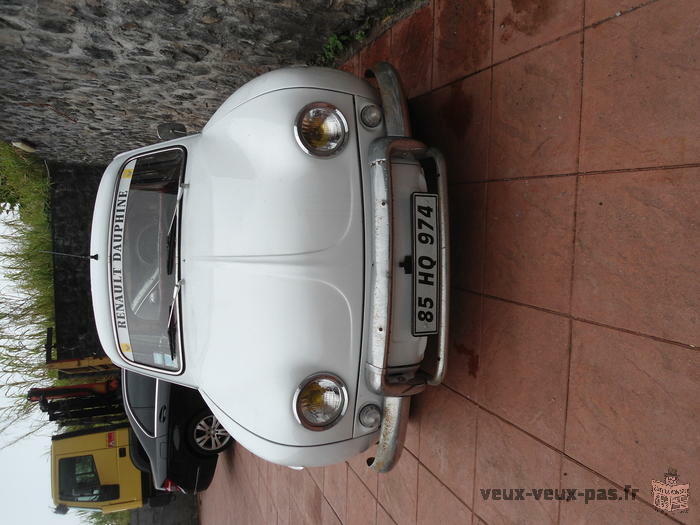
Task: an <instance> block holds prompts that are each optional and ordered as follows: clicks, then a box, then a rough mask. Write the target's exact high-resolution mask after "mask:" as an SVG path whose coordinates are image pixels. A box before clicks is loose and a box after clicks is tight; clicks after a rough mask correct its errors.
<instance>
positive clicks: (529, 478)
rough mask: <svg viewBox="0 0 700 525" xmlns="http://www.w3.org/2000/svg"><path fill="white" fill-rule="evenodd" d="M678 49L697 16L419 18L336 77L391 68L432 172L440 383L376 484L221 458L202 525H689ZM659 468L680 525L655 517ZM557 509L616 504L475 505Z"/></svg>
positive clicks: (669, 1) (698, 306)
mask: <svg viewBox="0 0 700 525" xmlns="http://www.w3.org/2000/svg"><path fill="white" fill-rule="evenodd" d="M618 14H619V16H616V15H618ZM584 17H585V22H584ZM584 23H585V27H584ZM698 27H700V10H699V9H697V0H585V1H584V0H548V1H546V0H493V1H490V0H485V1H484V0H474V1H469V2H465V1H462V2H460V1H456V0H432V1H429V2H427V3H426V5H425V7H422V8H421V9H420V10H418V11H417V12H415V13H414V14H413V15H412V16H411V17H410V18H408V19H406V20H403V21H401V22H399V23H398V24H396V25H395V26H393V27H392V28H390V29H388V30H387V31H386V32H385V33H384V34H383V35H381V36H380V37H379V38H378V39H377V40H375V41H374V42H371V43H369V44H368V45H367V47H365V48H364V49H363V50H362V51H360V52H359V53H358V54H357V55H356V56H355V57H352V58H351V59H350V60H349V61H348V63H347V64H346V65H345V66H344V69H346V70H348V71H350V72H353V73H355V74H360V75H361V74H362V72H363V71H364V70H365V69H366V68H367V67H368V66H369V65H371V64H372V63H373V62H374V61H376V60H380V59H386V60H389V61H391V62H393V63H395V64H396V65H397V66H398V68H399V70H400V71H401V73H402V74H403V78H404V82H405V84H406V91H407V92H408V93H409V96H410V97H411V100H410V101H409V105H410V110H411V114H412V118H413V124H414V130H415V134H416V136H417V137H418V138H420V139H422V140H424V141H425V142H427V143H429V144H432V145H436V146H438V147H440V148H441V149H443V150H444V152H445V154H446V157H447V160H448V167H449V174H450V184H451V199H450V204H451V207H452V216H451V226H452V230H453V238H452V247H453V259H452V262H453V283H452V284H453V286H454V290H453V294H454V295H453V298H454V302H453V307H452V312H451V320H452V327H453V330H452V337H451V341H450V350H449V352H450V354H449V357H450V366H449V368H448V375H447V378H446V381H445V385H444V386H442V387H439V388H436V389H432V390H430V391H429V392H426V393H425V394H422V395H421V396H419V397H417V398H415V399H414V400H413V403H412V410H411V417H410V424H409V429H408V436H407V441H406V450H405V451H404V454H403V456H402V459H401V461H400V463H399V465H398V466H397V467H396V469H395V470H394V471H393V472H391V473H389V474H387V475H377V474H376V473H374V472H372V471H371V470H370V469H369V468H368V467H367V464H366V460H367V458H368V457H371V455H372V450H369V451H367V452H366V453H365V454H363V455H360V456H358V457H356V458H352V459H351V460H350V461H348V462H347V464H340V465H333V466H330V467H327V468H325V469H309V470H306V471H303V472H297V471H292V470H290V469H287V468H285V467H280V466H276V465H272V464H268V463H265V462H264V461H262V460H260V459H257V458H255V457H254V456H253V455H251V454H250V453H248V452H247V451H245V449H243V448H242V447H240V446H238V445H236V446H235V447H234V448H233V449H232V450H231V451H229V452H227V453H225V454H224V455H223V456H222V458H221V459H220V461H219V466H218V468H217V473H216V477H215V479H214V482H213V483H212V486H211V487H210V488H209V490H208V491H207V492H205V493H203V494H202V495H201V496H200V501H201V506H200V513H201V516H200V518H201V523H202V524H204V525H209V524H216V525H219V524H227V523H243V524H247V523H250V524H258V523H260V524H269V523H279V524H288V523H289V524H298V523H308V524H313V525H315V524H317V523H327V524H338V523H370V524H371V523H378V524H382V525H385V524H388V525H391V524H399V525H402V524H404V523H409V524H410V523H445V524H447V523H473V524H475V525H477V524H483V523H488V524H494V523H535V524H545V523H561V524H570V523H574V524H575V523H610V524H616V525H617V524H623V525H624V524H629V525H632V524H637V523H678V522H681V523H699V522H700V517H699V513H700V504H699V503H698V502H697V501H696V499H697V498H694V496H693V494H694V493H695V490H696V488H697V487H700V438H699V437H698V436H700V418H698V417H697V413H698V402H697V400H698V399H700V386H699V385H700V350H699V349H698V347H699V346H700V314H698V312H700V285H699V284H698V283H699V282H700V281H699V280H698V278H697V276H698V275H700V249H699V248H698V246H699V245H700V243H698V239H699V238H700V212H699V210H700V197H699V195H700V120H699V119H698V118H697V114H698V110H700V90H698V89H697V86H698V85H700V76H699V75H700V73H699V71H700V68H699V67H698V62H699V61H700V43H699V42H700V40H699V39H698V38H697V36H698V29H697V28H698ZM669 468H673V469H676V470H677V471H678V474H679V478H680V481H681V482H682V483H689V484H690V487H691V488H690V492H691V496H690V501H689V504H690V511H689V512H688V513H679V512H674V513H672V514H670V515H665V514H663V513H661V512H657V511H655V509H654V508H653V499H652V496H651V493H650V492H651V481H652V479H656V480H659V479H663V476H664V473H665V472H666V471H667V470H668V469H669ZM625 485H631V487H632V488H635V489H638V490H639V492H638V494H637V499H636V500H631V498H629V494H628V498H627V499H625V498H624V495H625V492H624V490H623V488H624V486H625ZM572 487H573V488H576V489H579V490H582V491H583V490H585V489H589V490H593V489H596V491H599V490H600V491H604V492H603V493H604V494H606V495H607V494H610V493H611V492H610V491H611V490H613V489H614V490H615V491H617V492H616V494H619V495H620V496H622V497H623V499H622V500H617V501H613V500H610V499H606V500H605V501H601V500H598V501H589V502H588V503H586V502H585V501H583V500H582V497H579V498H578V499H577V500H575V501H558V500H556V499H551V500H550V499H549V498H545V497H544V495H542V496H541V497H540V498H539V499H537V498H535V497H534V496H529V497H527V498H526V499H525V501H519V500H517V499H513V500H509V499H505V498H504V497H502V496H501V497H500V499H493V498H491V497H489V498H488V499H487V498H485V496H484V494H486V491H488V490H489V489H496V488H501V489H511V488H512V489H520V488H523V489H527V490H532V489H534V490H535V492H536V491H537V490H540V489H541V490H542V492H543V493H544V490H546V489H551V490H552V491H554V490H561V489H563V488H572ZM694 487H695V488H694ZM509 493H510V492H509V491H505V492H503V495H506V496H507V495H508V494H509ZM489 494H491V493H489Z"/></svg>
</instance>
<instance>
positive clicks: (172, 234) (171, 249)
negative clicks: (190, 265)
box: [165, 184, 187, 275]
mask: <svg viewBox="0 0 700 525" xmlns="http://www.w3.org/2000/svg"><path fill="white" fill-rule="evenodd" d="M186 186H187V185H186V184H180V185H178V188H177V199H176V201H175V210H174V211H173V216H172V218H171V219H170V226H168V237H167V240H166V246H167V263H166V268H165V269H166V271H167V272H168V275H170V274H172V273H173V268H174V267H175V240H176V238H177V216H178V215H179V210H180V201H181V200H182V194H183V193H184V189H185V187H186Z"/></svg>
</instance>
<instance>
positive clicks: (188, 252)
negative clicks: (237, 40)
mask: <svg viewBox="0 0 700 525" xmlns="http://www.w3.org/2000/svg"><path fill="white" fill-rule="evenodd" d="M373 75H374V76H375V78H376V83H377V85H378V91H377V90H375V88H373V87H372V86H371V85H370V84H369V83H368V82H365V81H363V80H361V79H359V78H356V77H354V76H353V75H350V74H348V73H345V72H342V71H336V70H331V69H321V68H288V69H281V70H278V71H274V72H270V73H267V74H265V75H262V76H260V77H258V78H256V79H254V80H252V81H251V82H249V83H247V84H245V85H244V86H242V87H241V88H240V89H238V90H237V91H236V92H235V93H234V94H233V95H232V96H231V97H230V98H229V99H228V100H226V102H225V103H224V104H223V105H222V106H221V107H220V108H219V109H218V111H216V113H215V114H214V115H213V116H212V118H211V119H210V120H209V122H208V123H207V125H206V126H205V127H204V129H203V130H202V133H200V134H196V135H190V136H184V134H183V136H181V137H176V138H175V139H173V140H169V141H167V142H163V143H160V144H157V145H154V146H148V147H145V148H141V149H137V150H133V151H129V152H126V153H122V154H120V155H118V156H117V157H116V158H115V159H114V161H112V163H111V164H110V165H109V166H108V167H107V169H106V171H105V173H104V176H103V178H102V182H101V184H100V188H99V191H98V194H97V200H96V203H95V212H94V217H93V224H92V240H91V250H92V251H91V253H92V254H93V255H92V257H93V260H92V261H91V281H92V299H93V306H94V312H95V320H96V323H97V329H98V333H99V336H100V341H101V343H102V345H103V346H104V349H105V351H106V352H107V355H108V356H109V357H110V358H111V359H112V360H113V361H114V362H115V363H116V364H117V365H119V366H121V367H123V368H127V369H130V370H133V371H136V372H138V373H140V374H145V375H150V376H153V377H156V378H161V379H164V380H166V381H169V382H173V383H179V384H182V385H185V386H189V387H194V388H197V389H198V390H199V391H200V393H201V395H202V396H203V398H204V400H205V401H206V403H207V404H208V405H209V407H210V408H211V410H212V412H213V413H214V415H215V416H216V417H217V418H218V419H219V421H221V423H222V424H223V425H224V427H225V428H226V430H228V432H229V433H230V434H231V436H232V437H233V438H234V439H235V440H236V441H238V442H239V443H241V444H242V445H243V446H245V447H246V448H247V449H249V450H250V451H251V452H253V453H255V454H257V455H258V456H260V457H262V458H264V459H266V460H269V461H272V462H275V463H279V464H282V465H289V466H319V465H326V464H332V463H336V462H339V461H343V460H345V459H347V458H349V457H351V456H353V455H355V454H358V453H361V452H363V451H365V450H366V449H367V448H368V447H370V446H371V445H373V444H375V443H377V442H378V445H377V450H376V453H375V460H374V462H373V464H372V467H373V468H374V469H375V470H378V471H387V470H389V469H391V468H392V466H393V465H394V464H395V463H396V461H397V460H398V458H399V455H400V453H401V450H402V448H403V439H404V433H405V429H406V423H407V418H408V406H409V402H410V396H411V395H414V394H417V393H419V392H421V391H422V390H423V389H424V388H425V386H426V385H428V384H438V383H440V381H441V380H442V377H443V376H444V373H445V364H446V351H447V339H448V314H449V297H448V294H449V272H448V261H449V254H448V251H447V249H448V222H447V180H446V175H445V167H444V162H443V160H442V156H441V155H440V154H439V153H438V152H437V151H435V150H434V149H428V148H426V147H425V146H424V145H423V144H422V143H420V142H418V141H416V140H413V139H411V138H410V129H409V121H408V113H407V110H406V104H405V99H404V97H403V94H402V92H401V87H400V82H399V79H398V76H397V74H396V72H395V70H394V69H393V68H392V67H391V66H390V65H389V64H386V63H379V64H377V65H376V66H375V67H374V68H373ZM426 347H428V348H430V350H429V351H428V352H426ZM424 357H425V358H426V359H425V360H426V361H430V363H431V364H429V365H428V364H426V365H425V366H423V367H421V364H422V363H423V361H424ZM428 357H429V359H428Z"/></svg>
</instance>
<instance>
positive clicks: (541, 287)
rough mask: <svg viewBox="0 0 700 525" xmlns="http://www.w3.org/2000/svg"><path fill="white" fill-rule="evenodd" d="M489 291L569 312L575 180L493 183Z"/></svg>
mask: <svg viewBox="0 0 700 525" xmlns="http://www.w3.org/2000/svg"><path fill="white" fill-rule="evenodd" d="M487 195H488V203H487V205H486V206H487V216H486V255H485V265H486V270H485V276H484V279H485V283H484V291H485V292H486V293H487V294H490V295H494V296H498V297H503V298H505V299H511V300H513V301H517V302H521V303H526V304H532V305H535V306H541V307H543V308H548V309H550V310H556V311H558V312H565V313H568V311H569V302H570V296H571V295H570V289H571V265H572V264H571V263H572V261H573V257H574V246H573V239H574V231H573V227H574V202H575V196H576V179H575V178H574V177H555V178H539V179H525V180H517V181H506V182H497V183H492V184H489V186H488V189H487Z"/></svg>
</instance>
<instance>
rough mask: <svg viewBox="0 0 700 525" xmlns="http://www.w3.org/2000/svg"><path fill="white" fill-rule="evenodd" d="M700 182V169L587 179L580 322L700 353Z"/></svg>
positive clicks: (582, 203)
mask: <svg viewBox="0 0 700 525" xmlns="http://www.w3.org/2000/svg"><path fill="white" fill-rule="evenodd" d="M699 136H700V135H699ZM699 181H700V168H698V167H695V168H685V169H673V170H665V171H641V172H629V173H611V174H603V175H592V176H590V177H584V178H582V179H581V181H580V183H579V193H578V207H577V222H576V226H577V231H576V268H575V274H574V288H573V295H574V297H573V314H574V315H576V316H577V317H581V318H584V319H589V320H592V321H597V322H600V323H603V324H607V325H611V326H617V327H620V328H626V329H628V330H634V331H636V332H641V333H646V334H651V335H655V336H658V337H662V338H664V339H670V340H672V341H679V342H681V343H686V344H692V345H696V346H700V279H698V264H697V261H699V260H700V242H698V240H699V239H700V233H699V232H700V191H698V190H699V189H700V184H699ZM623 268H624V271H621V269H623Z"/></svg>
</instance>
